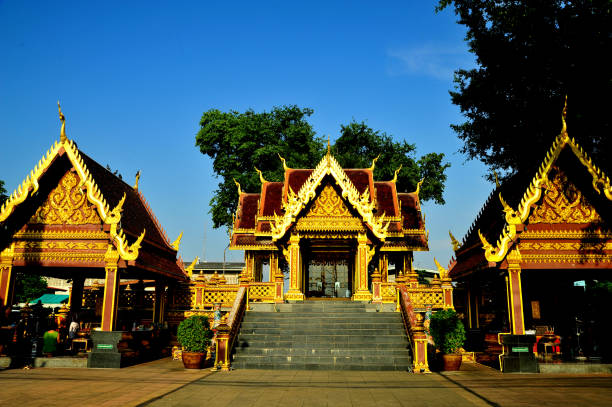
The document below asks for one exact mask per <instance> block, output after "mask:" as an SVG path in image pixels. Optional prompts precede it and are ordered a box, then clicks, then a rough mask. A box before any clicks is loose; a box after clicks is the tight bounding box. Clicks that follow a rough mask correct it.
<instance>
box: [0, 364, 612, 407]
mask: <svg viewBox="0 0 612 407" xmlns="http://www.w3.org/2000/svg"><path fill="white" fill-rule="evenodd" d="M49 404H53V405H79V406H138V405H143V406H144V405H147V406H207V407H209V406H210V407H216V406H241V407H242V406H266V407H269V406H281V405H282V406H453V407H455V406H456V407H462V406H556V407H559V406H589V407H597V406H610V405H612V375H543V374H539V375H537V374H534V375H531V374H506V375H502V374H501V373H499V372H498V371H496V370H493V369H490V368H487V367H485V366H482V365H477V364H464V365H463V367H462V370H461V371H460V372H446V373H441V374H440V373H433V374H428V375H417V374H410V373H405V372H356V371H288V370H279V371H274V370H236V371H233V372H230V373H225V372H217V373H210V372H209V371H208V370H202V371H191V370H185V369H183V367H182V364H181V362H175V361H171V360H169V359H163V360H160V361H155V362H151V363H146V364H142V365H138V366H133V367H129V368H124V369H121V370H102V369H51V368H46V369H33V370H28V371H25V370H5V371H1V372H0V405H3V406H4V405H10V406H19V407H21V406H38V405H40V406H42V405H45V406H48V405H49Z"/></svg>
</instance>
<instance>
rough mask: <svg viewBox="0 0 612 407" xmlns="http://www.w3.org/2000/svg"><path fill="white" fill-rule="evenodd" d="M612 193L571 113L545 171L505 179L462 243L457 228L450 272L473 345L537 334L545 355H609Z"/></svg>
mask: <svg viewBox="0 0 612 407" xmlns="http://www.w3.org/2000/svg"><path fill="white" fill-rule="evenodd" d="M564 116H565V113H564ZM611 200H612V187H611V186H610V179H609V178H608V177H607V176H606V175H605V174H604V173H603V171H601V170H600V169H599V168H598V167H597V166H596V165H595V163H593V162H592V160H591V159H590V158H589V157H588V155H587V153H585V152H584V151H583V149H582V148H581V147H580V146H579V145H578V144H577V143H576V141H575V140H574V139H572V138H570V136H569V135H568V132H567V128H566V124H565V117H563V128H562V130H561V133H560V134H559V136H558V137H557V138H556V139H555V141H554V143H553V144H552V146H551V147H550V150H549V151H548V153H547V154H546V157H544V160H543V161H542V164H541V166H540V167H539V170H538V171H537V173H536V174H535V175H533V174H530V175H525V174H521V173H519V174H517V175H515V176H513V177H511V178H510V179H508V180H507V181H505V182H503V183H502V184H501V185H497V187H496V189H495V190H494V191H493V192H492V194H491V196H490V197H489V199H488V200H487V201H486V202H485V204H484V206H483V208H482V210H481V211H480V213H479V214H478V216H477V217H476V219H475V221H474V223H473V225H472V227H471V228H470V230H469V231H468V233H467V234H466V236H465V237H464V238H463V241H462V243H459V242H457V241H456V240H455V239H454V238H453V237H452V235H451V239H452V240H453V245H454V251H455V256H456V260H453V261H452V262H451V265H450V267H449V273H450V276H451V278H452V279H453V280H454V281H456V282H457V287H456V290H455V306H456V307H457V309H458V310H459V311H462V312H464V314H465V319H466V321H465V322H466V328H469V330H470V332H471V337H470V339H471V344H468V346H473V348H474V349H476V350H478V349H479V348H481V349H482V348H483V347H486V345H483V339H486V337H487V336H489V337H491V339H490V340H489V342H492V341H495V340H496V339H497V338H496V337H497V334H510V335H524V334H535V336H536V343H535V345H534V351H535V353H536V354H538V356H539V358H540V361H548V360H557V359H561V358H563V359H575V358H577V357H581V358H593V359H594V360H595V359H597V358H601V357H603V358H604V359H605V358H606V357H607V358H608V359H610V356H611V354H610V350H609V347H608V346H607V345H606V343H607V344H608V345H609V343H610V338H609V334H610V328H609V326H610V322H612V321H611V320H610V316H609V306H610V304H611V301H612V298H611V297H610V291H609V289H606V288H605V284H609V282H610V281H612V275H611V274H610V273H611V271H612V270H611V269H612V229H611V227H612V224H611V223H610V222H611V219H612V218H611V215H612V212H611V211H612V206H611V205H610V201H611ZM606 282H607V283H606ZM602 284H603V286H602ZM489 345H490V343H489Z"/></svg>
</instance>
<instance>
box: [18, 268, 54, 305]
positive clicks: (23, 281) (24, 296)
mask: <svg viewBox="0 0 612 407" xmlns="http://www.w3.org/2000/svg"><path fill="white" fill-rule="evenodd" d="M46 291H47V280H46V279H45V278H44V277H41V276H39V275H37V274H24V273H18V274H17V275H16V276H15V302H29V301H32V300H34V299H36V298H38V297H40V296H41V295H43V294H44V293H45V292H46Z"/></svg>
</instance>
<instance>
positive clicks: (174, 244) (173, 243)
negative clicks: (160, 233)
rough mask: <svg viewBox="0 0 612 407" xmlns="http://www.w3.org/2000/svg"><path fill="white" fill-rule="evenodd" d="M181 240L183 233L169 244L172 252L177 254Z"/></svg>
mask: <svg viewBox="0 0 612 407" xmlns="http://www.w3.org/2000/svg"><path fill="white" fill-rule="evenodd" d="M182 238H183V232H182V231H181V233H180V234H179V235H178V237H177V238H176V240H175V241H174V242H172V243H171V244H170V246H172V248H173V249H174V250H176V251H177V252H178V249H179V247H181V239H182Z"/></svg>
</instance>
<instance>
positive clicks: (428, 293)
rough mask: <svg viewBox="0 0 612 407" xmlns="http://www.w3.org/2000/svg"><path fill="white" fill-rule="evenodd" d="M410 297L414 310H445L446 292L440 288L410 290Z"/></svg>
mask: <svg viewBox="0 0 612 407" xmlns="http://www.w3.org/2000/svg"><path fill="white" fill-rule="evenodd" d="M407 291H408V295H409V296H410V301H411V303H412V304H413V306H414V308H425V307H427V306H428V305H431V308H432V309H438V308H444V292H443V291H442V290H441V289H440V288H409V289H408V290H407Z"/></svg>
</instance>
